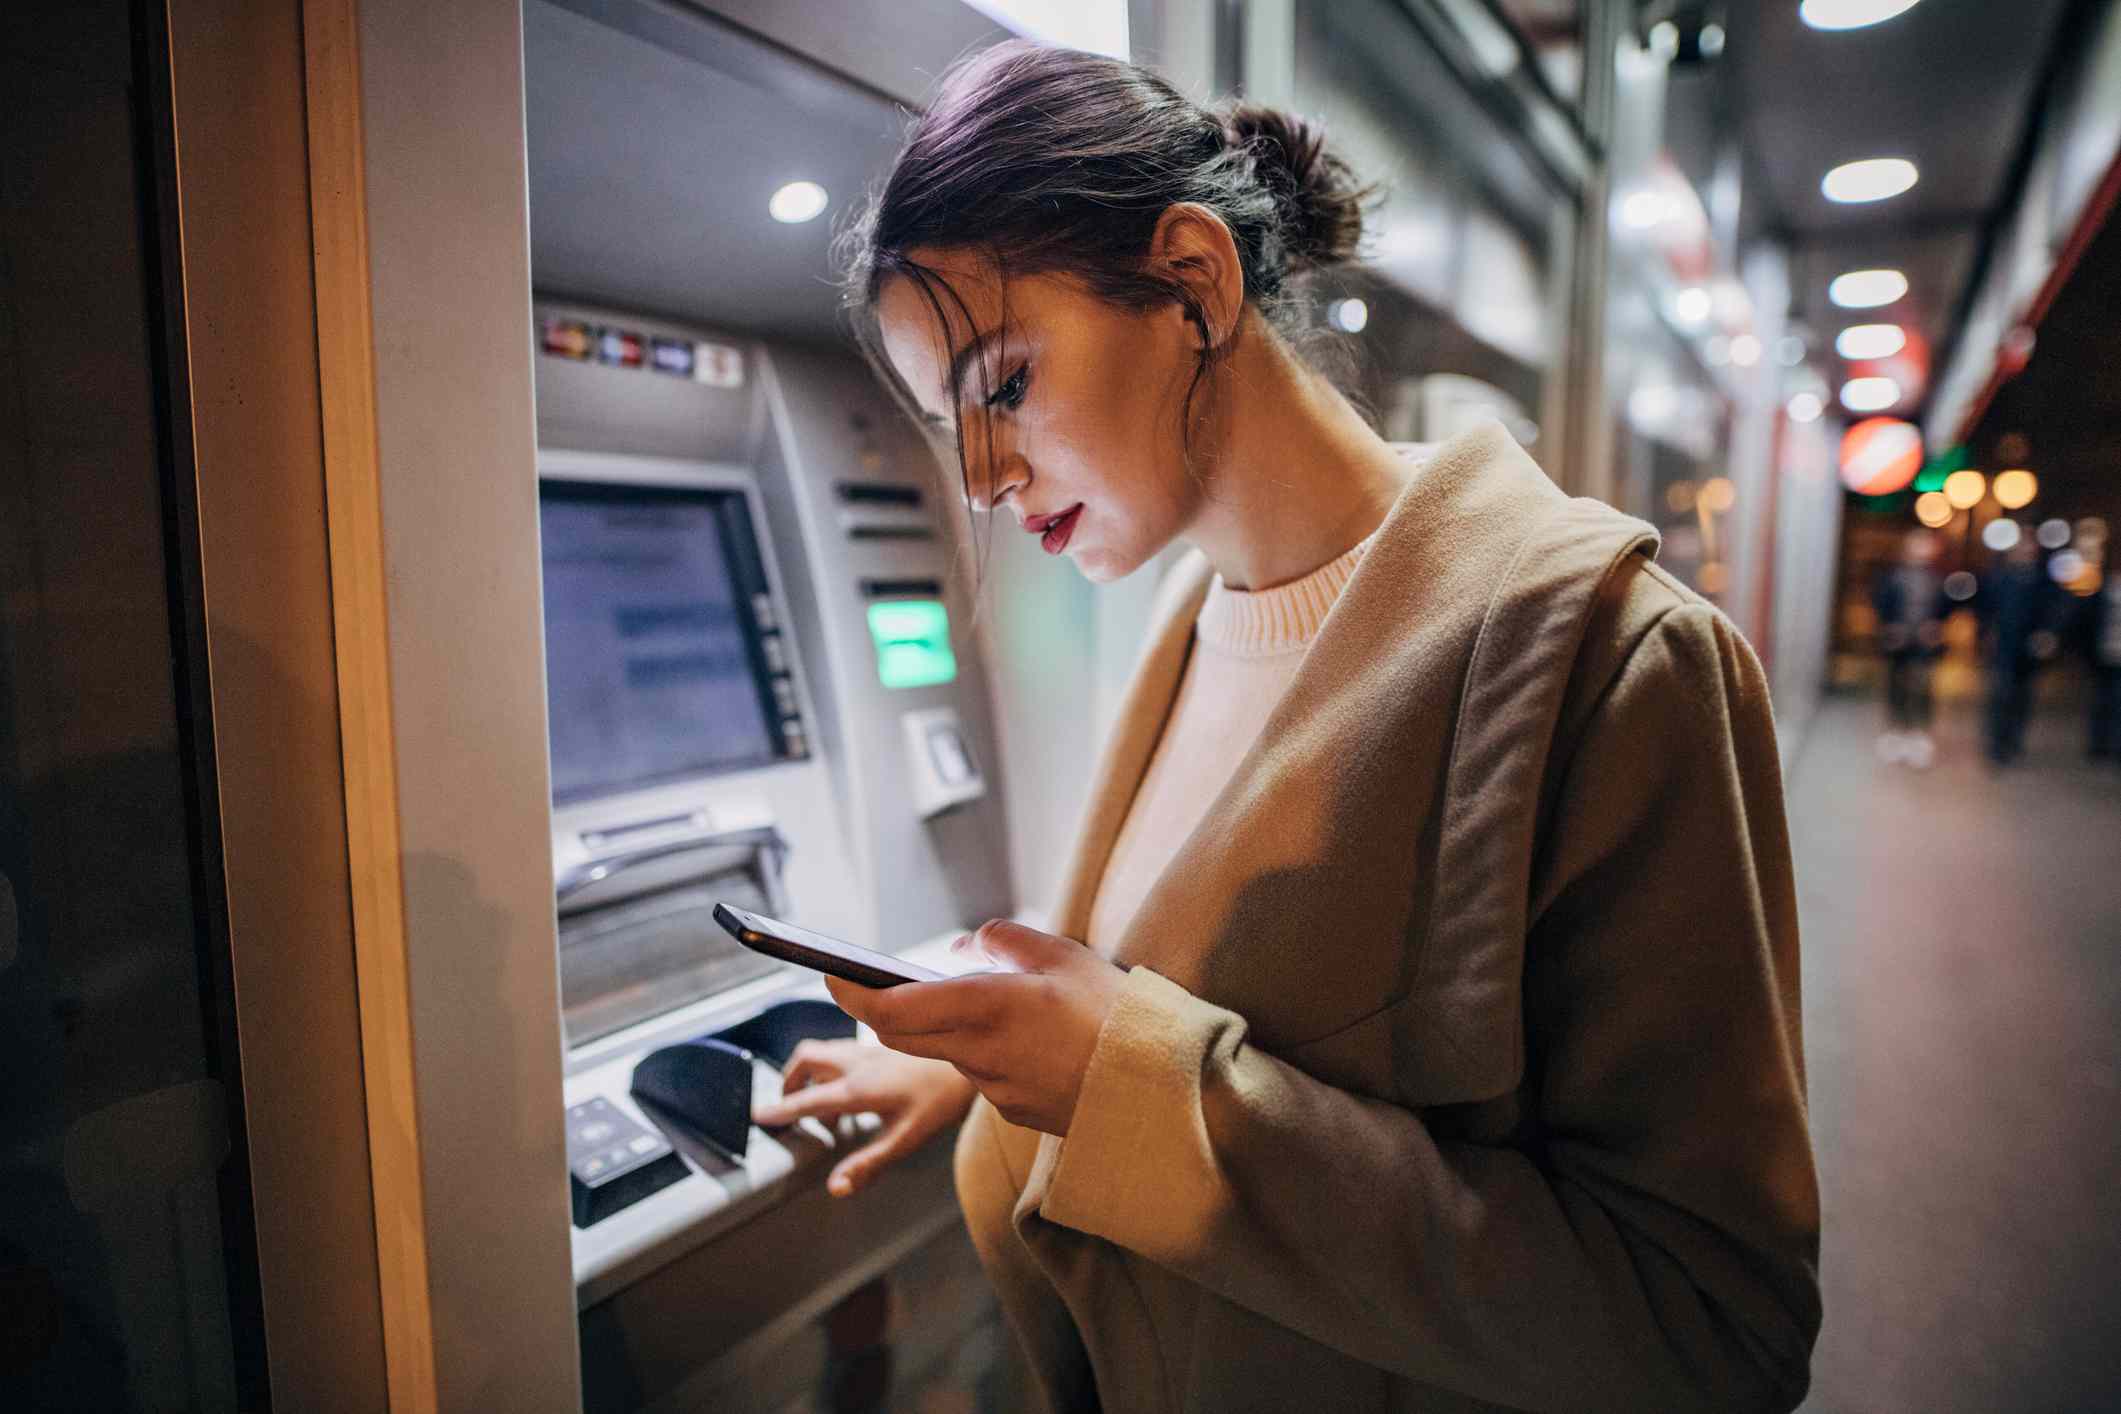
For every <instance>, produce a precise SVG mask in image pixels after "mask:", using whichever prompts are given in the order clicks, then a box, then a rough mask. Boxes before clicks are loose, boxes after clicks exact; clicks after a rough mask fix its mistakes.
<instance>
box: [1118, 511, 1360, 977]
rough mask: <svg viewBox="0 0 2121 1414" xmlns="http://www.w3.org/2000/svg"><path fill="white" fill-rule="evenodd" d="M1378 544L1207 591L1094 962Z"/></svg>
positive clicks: (1140, 794) (1123, 851) (1122, 840)
mask: <svg viewBox="0 0 2121 1414" xmlns="http://www.w3.org/2000/svg"><path fill="white" fill-rule="evenodd" d="M1376 538H1377V537H1376V532H1374V531H1373V532H1371V533H1370V534H1369V535H1367V536H1365V537H1363V539H1362V540H1361V541H1359V542H1358V543H1357V544H1356V545H1354V546H1353V547H1352V548H1350V549H1348V550H1346V551H1344V552H1343V553H1341V554H1340V555H1339V556H1338V557H1336V558H1335V559H1332V560H1330V561H1328V562H1327V563H1325V564H1323V565H1320V566H1319V567H1318V568H1317V569H1315V570H1313V571H1311V573H1309V574H1307V575H1305V576H1304V577H1303V578H1302V579H1297V580H1292V581H1290V582H1289V583H1287V584H1280V585H1275V586H1273V587H1271V588H1267V589H1258V590H1249V591H1248V590H1240V589H1231V588H1229V587H1228V586H1227V585H1225V584H1224V583H1223V581H1222V576H1221V575H1217V576H1215V578H1214V580H1213V581H1212V582H1211V583H1210V584H1209V586H1208V597H1207V599H1206V601H1205V602H1204V603H1202V605H1201V609H1200V614H1199V617H1198V618H1197V619H1196V620H1195V621H1194V628H1193V632H1194V639H1193V652H1192V655H1191V657H1190V659H1189V660H1188V661H1187V663H1186V673H1185V677H1184V679H1183V680H1182V681H1181V682H1180V683H1179V688H1178V697H1177V700H1176V701H1175V702H1174V703H1173V705H1172V709H1171V717H1170V720H1169V722H1168V723H1167V724H1166V725H1165V727H1164V732H1163V735H1162V737H1161V738H1159V739H1158V741H1157V744H1156V754H1155V755H1154V756H1153V757H1151V758H1150V761H1149V770H1148V774H1147V775H1145V776H1144V777H1143V778H1142V783H1141V789H1140V790H1139V791H1137V792H1136V794H1135V797H1134V805H1133V808H1132V809H1130V810H1129V811H1128V813H1127V822H1126V824H1124V825H1123V826H1121V827H1120V832H1119V838H1118V841H1117V842H1116V843H1115V844H1114V845H1113V847H1112V858H1111V861H1110V863H1108V864H1107V865H1106V867H1105V875H1104V879H1103V880H1102V882H1100V883H1099V885H1098V890H1097V902H1096V903H1095V904H1094V905H1093V906H1092V908H1091V910H1090V928H1089V935H1088V936H1087V937H1085V938H1084V939H1083V941H1084V942H1086V943H1088V944H1089V945H1090V947H1091V948H1093V949H1094V950H1095V951H1097V952H1098V953H1099V954H1100V955H1102V956H1106V957H1109V956H1111V954H1112V950H1113V948H1114V947H1115V946H1117V944H1118V942H1119V938H1120V935H1121V934H1122V933H1124V932H1125V931H1126V928H1127V924H1128V922H1129V921H1130V920H1131V919H1132V918H1133V917H1134V910H1135V909H1136V908H1138V907H1139V906H1140V905H1141V901H1142V899H1143V898H1144V897H1146V896H1147V894H1148V892H1149V889H1150V888H1151V886H1153V885H1154V884H1155V883H1156V881H1157V879H1158V877H1159V876H1161V875H1162V874H1163V872H1164V868H1165V866H1166V865H1168V864H1169V863H1170V862H1171V857H1172V856H1173V855H1174V854H1176V853H1177V852H1178V847H1179V846H1180V845H1182V844H1184V843H1185V841H1186V837H1187V836H1189V835H1191V834H1192V833H1193V831H1194V829H1195V827H1197V826H1198V825H1199V824H1200V822H1201V820H1202V819H1203V818H1204V817H1205V816H1206V815H1207V813H1208V808H1209V806H1211V805H1213V804H1214V803H1215V798H1216V797H1217V796H1218V795H1220V794H1221V793H1222V789H1223V787H1224V786H1226V785H1228V784H1229V781H1230V777H1231V776H1232V775H1233V774H1235V772H1236V770H1237V766H1238V763H1239V762H1240V761H1242V760H1243V759H1244V756H1245V753H1246V752H1247V751H1249V750H1250V749H1251V747H1252V743H1253V742H1254V741H1256V740H1258V738H1259V733H1260V729H1261V728H1262V727H1264V726H1265V725H1266V721H1267V718H1268V716H1269V715H1270V714H1271V713H1272V712H1273V711H1274V707H1275V704H1276V703H1278V702H1280V701H1281V699H1282V695H1283V694H1284V693H1285V692H1286V691H1287V690H1288V687H1289V684H1290V683H1291V682H1292V681H1294V680H1295V678H1296V669H1297V667H1298V666H1299V665H1300V664H1301V663H1302V662H1303V658H1304V651H1305V650H1306V649H1308V648H1309V647H1310V646H1311V640H1312V639H1313V638H1315V637H1317V635H1318V628H1319V625H1320V624H1322V623H1324V622H1325V618H1326V611H1327V610H1328V609H1331V608H1332V607H1333V601H1334V600H1336V599H1338V598H1339V597H1340V591H1341V590H1342V588H1344V587H1345V586H1346V585H1347V582H1348V579H1349V577H1350V576H1352V575H1353V574H1354V573H1355V566H1356V565H1357V564H1358V563H1360V562H1361V560H1362V555H1363V551H1364V550H1366V549H1368V548H1369V546H1370V543H1371V541H1373V540H1375V539H1376Z"/></svg>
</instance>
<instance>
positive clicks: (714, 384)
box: [692, 342, 744, 388]
mask: <svg viewBox="0 0 2121 1414" xmlns="http://www.w3.org/2000/svg"><path fill="white" fill-rule="evenodd" d="M692 381H693V382H695V383H705V384H706V385H707V386H708V387H710V388H741V387H743V386H744V351H743V350H742V349H739V348H733V347H731V346H730V345H728V344H709V343H704V342H703V343H698V344H694V345H693V346H692Z"/></svg>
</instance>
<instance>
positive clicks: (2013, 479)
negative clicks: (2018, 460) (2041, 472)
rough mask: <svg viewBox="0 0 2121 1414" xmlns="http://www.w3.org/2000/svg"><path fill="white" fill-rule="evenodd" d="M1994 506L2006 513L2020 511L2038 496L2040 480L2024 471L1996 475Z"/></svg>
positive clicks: (2000, 472) (2002, 472)
mask: <svg viewBox="0 0 2121 1414" xmlns="http://www.w3.org/2000/svg"><path fill="white" fill-rule="evenodd" d="M1995 491H1996V504H1997V505H1999V506H2001V507H2003V509H2005V510H2007V511H2015V510H2020V509H2022V508H2024V507H2026V506H2029V505H2031V504H2032V503H2033V497H2035V496H2037V495H2039V494H2040V479H2039V478H2038V477H2036V476H2034V475H2033V474H2032V473H2031V472H2029V471H2025V470H2022V469H2020V470H2014V471H1999V472H1997V473H1996V486H1995Z"/></svg>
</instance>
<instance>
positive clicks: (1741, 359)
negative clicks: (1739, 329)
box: [1731, 334, 1760, 368]
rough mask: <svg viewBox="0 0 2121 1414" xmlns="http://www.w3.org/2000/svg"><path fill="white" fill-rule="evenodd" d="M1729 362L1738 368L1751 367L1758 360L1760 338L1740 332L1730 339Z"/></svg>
mask: <svg viewBox="0 0 2121 1414" xmlns="http://www.w3.org/2000/svg"><path fill="white" fill-rule="evenodd" d="M1731 362H1733V363H1735V364H1737V365H1738V366H1739V367H1740V368H1751V367H1752V366H1753V365H1754V364H1756V363H1758V362H1760V340H1759V339H1758V338H1757V337H1755V336H1754V335H1752V334H1740V335H1739V336H1738V337H1737V338H1735V339H1733V340H1731Z"/></svg>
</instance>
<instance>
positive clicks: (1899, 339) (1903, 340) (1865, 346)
mask: <svg viewBox="0 0 2121 1414" xmlns="http://www.w3.org/2000/svg"><path fill="white" fill-rule="evenodd" d="M1906 347H1907V331H1906V330H1904V329H1902V328H1901V327H1900V326H1899V325H1898V324H1851V325H1850V326H1849V327H1848V328H1846V329H1843V330H1842V331H1841V335H1840V337H1839V338H1837V339H1835V340H1834V352H1835V353H1837V354H1840V355H1841V356H1842V357H1843V358H1847V359H1863V358H1891V357H1892V356H1893V355H1894V354H1896V353H1899V352H1900V351H1901V350H1902V349H1904V348H1906Z"/></svg>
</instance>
